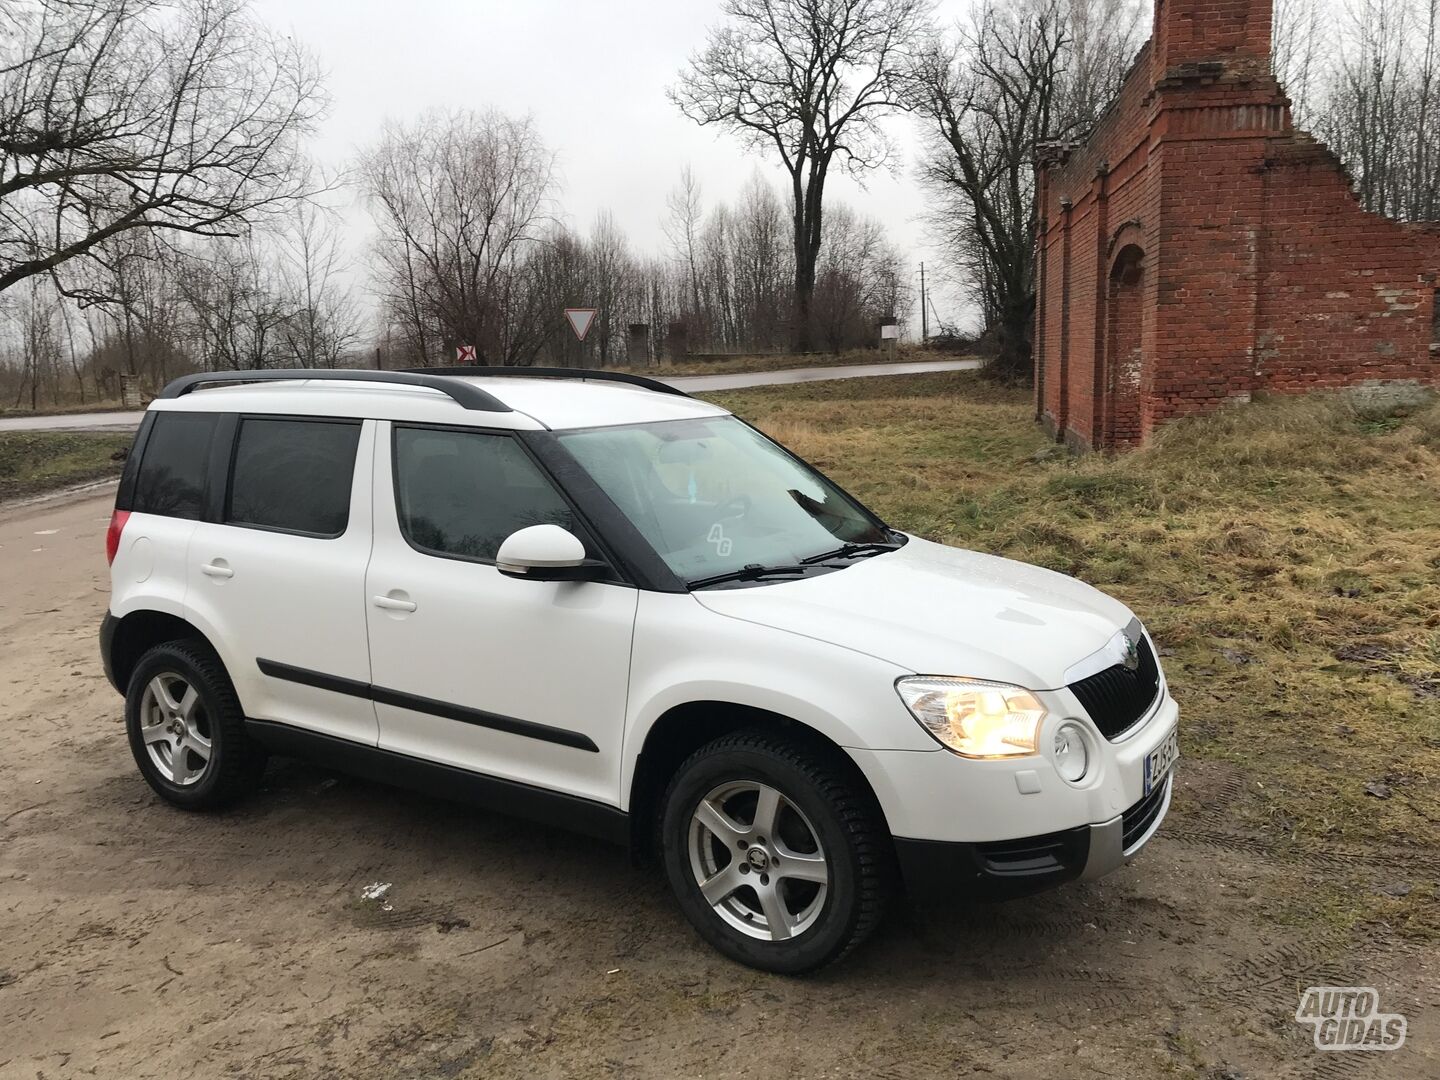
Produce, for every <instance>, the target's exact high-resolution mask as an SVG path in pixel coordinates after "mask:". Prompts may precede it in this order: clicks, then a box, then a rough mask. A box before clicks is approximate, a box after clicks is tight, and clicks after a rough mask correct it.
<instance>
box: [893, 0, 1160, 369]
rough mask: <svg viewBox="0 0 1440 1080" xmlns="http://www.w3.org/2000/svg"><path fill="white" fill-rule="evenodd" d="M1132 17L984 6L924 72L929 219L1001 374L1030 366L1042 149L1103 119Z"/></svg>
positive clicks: (1067, 0)
mask: <svg viewBox="0 0 1440 1080" xmlns="http://www.w3.org/2000/svg"><path fill="white" fill-rule="evenodd" d="M1134 11H1135V9H1134V8H1133V6H1132V5H1130V4H1129V3H1127V2H1126V0H1025V2H1023V3H1021V4H1019V5H1011V4H1001V3H999V2H998V0H985V2H984V3H983V4H982V5H981V6H980V7H979V8H977V10H976V11H975V12H974V15H973V18H972V20H971V22H970V23H968V24H967V25H964V26H962V27H961V28H960V29H959V33H958V37H957V38H956V40H954V41H953V42H951V43H949V44H943V45H941V44H937V45H936V46H935V47H934V48H932V49H931V50H930V51H929V52H928V53H927V54H926V55H925V56H924V57H923V58H922V59H921V61H920V62H919V64H918V65H917V69H916V91H915V92H916V101H915V107H916V109H917V111H918V112H919V113H920V115H921V116H922V118H923V122H924V124H925V127H926V128H927V129H928V140H929V151H928V153H927V155H926V157H925V159H924V161H923V162H922V166H921V178H922V180H923V182H924V183H925V184H926V185H927V186H928V187H929V188H930V189H931V191H932V192H933V193H934V195H935V202H934V204H933V207H934V208H933V211H932V213H931V215H930V216H931V221H932V223H933V225H934V226H935V228H936V230H937V232H938V233H939V240H940V242H941V243H942V244H943V245H944V246H945V248H946V249H947V251H948V253H949V259H950V262H951V263H952V267H953V269H955V270H956V271H957V272H958V274H959V276H960V277H961V278H962V279H963V280H964V281H965V282H966V284H967V286H968V288H969V291H970V292H971V294H972V297H973V299H974V300H975V301H976V303H977V305H978V306H979V308H980V310H981V313H982V317H983V319H984V323H985V329H986V330H987V331H991V332H993V333H994V335H995V338H996V341H997V344H998V347H999V354H998V356H997V358H996V361H995V363H994V364H993V365H992V367H991V370H992V372H994V373H995V374H997V375H1000V376H1002V377H1007V378H1021V379H1028V378H1029V377H1030V376H1031V374H1032V371H1033V358H1032V352H1031V350H1032V344H1033V343H1032V331H1033V326H1032V324H1033V322H1034V314H1035V231H1036V216H1035V215H1036V212H1035V153H1036V147H1037V146H1038V145H1039V144H1041V143H1044V142H1047V141H1050V140H1055V139H1066V138H1073V137H1075V136H1077V135H1079V134H1081V133H1083V132H1085V131H1087V130H1089V128H1090V127H1091V126H1093V124H1094V123H1095V122H1096V120H1097V119H1098V117H1099V116H1100V114H1101V112H1102V111H1103V110H1104V108H1105V107H1106V106H1107V105H1108V103H1109V101H1110V100H1111V98H1112V97H1113V95H1114V93H1115V91H1116V90H1117V89H1118V88H1119V85H1120V83H1121V81H1122V79H1123V77H1124V73H1125V71H1126V69H1127V67H1128V64H1129V60H1130V57H1131V56H1133V54H1134V48H1135V40H1134V39H1135V37H1136V28H1137V20H1136V16H1135V14H1134Z"/></svg>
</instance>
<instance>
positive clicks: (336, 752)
mask: <svg viewBox="0 0 1440 1080" xmlns="http://www.w3.org/2000/svg"><path fill="white" fill-rule="evenodd" d="M245 727H246V730H247V731H248V732H249V733H250V735H251V736H252V737H253V738H254V739H255V740H256V741H257V742H259V743H260V744H261V745H263V746H265V747H266V748H267V749H269V750H270V751H272V752H273V753H276V754H282V755H284V756H286V757H297V758H305V759H306V760H309V761H315V762H319V763H321V764H323V765H326V766H328V767H330V768H333V769H338V770H339V771H340V772H344V773H349V774H350V775H352V776H359V777H361V778H363V779H366V780H372V781H375V782H376V783H381V784H390V785H393V786H397V787H405V788H410V789H411V790H414V791H419V792H421V793H422V794H425V795H433V796H436V797H438V798H442V799H451V800H454V801H456V802H463V803H468V804H470V805H472V806H479V807H483V808H484V809H487V810H494V811H497V812H499V813H502V814H509V815H512V816H514V817H522V818H526V819H528V820H530V821H538V822H539V823H540V824H542V825H552V826H554V827H556V828H559V829H565V830H567V831H569V832H575V833H579V834H581V835H582V836H590V837H594V838H595V839H597V840H603V841H605V842H606V843H608V844H616V845H618V846H620V847H625V846H627V845H628V844H629V843H630V815H629V814H627V813H625V811H623V810H621V809H619V808H618V807H614V806H607V805H606V804H604V803H598V802H594V801H592V800H590V799H582V798H580V797H579V796H577V795H566V794H564V793H562V792H557V791H549V790H547V789H545V788H538V787H532V786H531V785H529V784H521V783H519V782H517V781H514V780H503V779H501V778H499V777H496V776H486V775H485V774H483V773H474V772H470V771H469V770H467V769H459V768H456V767H455V766H453V765H442V764H439V763H438V762H433V761H422V760H420V759H419V758H413V757H410V756H409V755H407V754H397V753H395V752H394V751H393V750H382V749H380V748H379V747H377V746H367V745H365V744H364V743H357V742H352V741H350V740H349V739H339V738H336V737H335V736H333V735H322V734H321V733H319V732H317V731H306V730H305V729H304V728H297V727H292V726H291V725H289V724H281V723H277V722H275V721H273V720H246V721H245Z"/></svg>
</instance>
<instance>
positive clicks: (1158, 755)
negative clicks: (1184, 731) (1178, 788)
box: [1145, 731, 1180, 795]
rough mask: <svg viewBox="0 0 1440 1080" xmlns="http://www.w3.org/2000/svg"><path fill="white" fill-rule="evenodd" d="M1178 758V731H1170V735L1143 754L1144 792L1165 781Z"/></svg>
mask: <svg viewBox="0 0 1440 1080" xmlns="http://www.w3.org/2000/svg"><path fill="white" fill-rule="evenodd" d="M1179 760H1180V733H1179V732H1178V731H1172V732H1171V733H1170V737H1169V738H1168V739H1166V740H1165V741H1164V742H1163V743H1161V744H1160V745H1159V746H1157V747H1156V748H1155V749H1154V750H1151V751H1150V753H1149V754H1147V755H1146V756H1145V794H1146V795H1149V794H1150V793H1151V792H1152V791H1154V790H1155V789H1156V788H1158V787H1159V786H1160V785H1161V784H1163V783H1165V778H1166V777H1167V776H1169V775H1170V770H1171V769H1173V768H1175V762H1177V761H1179Z"/></svg>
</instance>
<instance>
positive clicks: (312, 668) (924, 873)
mask: <svg viewBox="0 0 1440 1080" xmlns="http://www.w3.org/2000/svg"><path fill="white" fill-rule="evenodd" d="M107 547H108V554H109V557H110V559H111V564H112V565H111V582H112V597H111V603H110V611H109V613H108V614H107V616H106V618H105V624H104V627H103V629H102V633H101V643H102V651H103V654H104V659H105V666H106V671H107V673H108V674H109V676H110V680H111V682H113V683H114V685H115V686H116V688H117V689H119V690H120V691H121V692H122V693H124V694H125V697H126V726H127V731H128V733H129V739H130V745H131V749H132V750H133V752H134V755H135V760H136V762H137V763H138V764H139V767H140V771H141V773H142V774H143V775H144V777H145V779H146V780H147V781H148V782H149V783H150V785H151V786H152V787H153V788H154V789H155V790H156V791H157V792H158V793H159V794H160V795H161V796H163V797H164V798H166V799H168V800H169V801H170V802H172V803H174V804H176V805H178V806H182V807H187V808H195V809H205V808H210V807H214V806H219V805H221V804H223V803H225V802H228V801H230V800H231V799H233V798H235V797H236V796H238V795H240V794H242V793H243V792H245V791H246V790H248V789H250V788H251V787H253V786H254V785H255V783H256V782H257V779H258V778H259V775H260V772H261V770H262V769H263V767H264V763H265V760H266V755H267V754H268V753H270V752H274V753H279V754H287V755H295V756H302V757H308V758H312V759H316V760H320V761H323V762H325V763H327V764H329V765H332V766H334V767H337V768H339V769H342V770H347V771H351V772H354V773H357V774H362V775H365V776H369V777H372V778H374V779H377V780H381V781H385V782H391V783H398V784H405V785H412V786H415V787H418V788H422V789H423V790H425V791H428V792H431V793H437V794H443V795H446V796H453V797H457V798H463V799H467V800H472V801H474V802H478V803H480V804H482V805H484V806H487V807H490V808H493V809H495V810H499V811H503V812H506V813H513V814H519V815H525V816H529V817H533V818H537V819H539V820H541V821H545V822H550V823H553V824H557V825H563V826H566V827H569V828H573V829H577V830H580V831H582V832H585V833H588V834H590V835H593V836H596V837H601V838H604V839H606V840H612V841H615V842H617V843H620V844H625V845H629V846H630V847H631V848H632V850H633V851H635V852H636V853H637V854H639V855H644V854H647V853H655V854H658V856H659V857H660V858H661V859H662V860H663V862H664V865H665V869H666V871H667V873H668V875H669V879H670V883H671V885H672V886H673V888H674V890H675V895H676V896H677V897H678V898H679V902H680V906H681V908H682V909H683V910H684V912H685V914H686V915H687V916H688V917H689V919H690V920H691V922H693V923H694V925H695V927H696V929H697V930H698V931H699V932H700V934H701V935H702V936H703V937H704V938H705V939H706V940H707V941H709V942H710V943H711V944H712V945H714V946H715V947H716V948H718V949H719V950H720V951H722V952H724V953H725V954H727V955H729V956H731V957H733V958H735V959H737V960H740V961H742V962H744V963H746V964H751V965H753V966H755V967H759V968H764V969H768V970H771V971H780V972H792V973H793V972H801V971H806V970H810V969H813V968H816V967H818V966H820V965H822V964H824V963H826V962H828V961H831V960H834V959H836V958H837V957H839V956H840V955H842V954H843V953H845V952H846V951H848V950H849V949H850V948H852V947H854V946H855V945H856V944H857V943H858V942H860V941H861V940H862V939H863V938H864V937H865V936H866V935H867V934H869V932H870V931H871V930H872V929H873V928H874V926H875V925H876V923H877V921H878V920H879V919H880V917H881V913H882V911H883V909H884V906H885V903H886V899H887V897H888V896H889V895H890V894H891V893H892V892H893V891H894V889H895V887H896V886H897V885H901V884H903V885H904V887H905V889H906V890H907V891H908V892H909V893H910V894H911V895H912V896H914V897H916V898H917V899H920V900H922V901H923V900H927V899H938V900H942V901H944V902H946V903H947V904H952V905H953V904H955V903H959V902H963V901H966V900H968V899H971V898H975V897H1007V896H1017V895H1021V894H1026V893H1031V892H1035V891H1038V890H1041V889H1044V888H1048V887H1050V886H1053V885H1056V884H1059V883H1061V882H1064V881H1068V880H1072V879H1075V878H1094V877H1096V876H1098V875H1101V874H1104V873H1107V872H1108V871H1111V870H1114V869H1115V868H1117V867H1119V866H1121V865H1122V864H1123V863H1124V862H1125V861H1126V860H1127V859H1128V858H1129V857H1130V856H1132V855H1134V854H1135V853H1136V852H1137V851H1139V849H1140V848H1141V847H1142V846H1143V845H1144V844H1145V843H1146V841H1148V840H1149V838H1150V837H1151V836H1152V835H1153V834H1154V833H1155V831H1156V829H1157V828H1158V827H1159V825H1160V822H1161V819H1162V818H1163V817H1164V816H1165V812H1166V810H1167V809H1168V807H1169V803H1170V791H1171V784H1172V780H1171V770H1172V766H1173V764H1174V762H1175V759H1176V757H1177V742H1176V718H1177V709H1176V706H1175V703H1174V701H1173V700H1171V698H1170V696H1169V694H1168V693H1167V691H1166V686H1165V681H1164V678H1163V676H1162V674H1161V671H1160V667H1159V664H1158V662H1157V660H1156V655H1155V650H1154V647H1153V645H1152V643H1151V642H1150V640H1149V638H1148V637H1147V636H1146V634H1145V631H1144V630H1143V628H1142V627H1141V625H1140V623H1139V622H1138V621H1137V620H1136V619H1135V618H1134V616H1133V615H1132V614H1131V613H1130V612H1129V611H1128V610H1126V608H1125V607H1124V606H1123V605H1122V604H1120V603H1118V602H1117V601H1115V600H1112V599H1111V598H1109V597H1107V596H1105V595H1103V594H1102V593H1099V592H1097V591H1096V590H1094V589H1092V588H1090V587H1089V586H1087V585H1084V584H1082V583H1080V582H1078V581H1075V580H1073V579H1071V578H1067V577H1064V576H1062V575H1060V574H1056V573H1052V572H1050V571H1047V570H1041V569H1037V568H1035V567H1031V566H1025V565H1022V564H1019V563H1015V562H1009V561H1006V560H1004V559H999V558H995V557H993V556H990V555H982V554H978V553H976V552H972V551H963V550H957V549H954V548H948V547H942V546H940V545H938V544H933V543H929V542H927V541H925V540H921V539H919V538H917V537H913V536H906V535H904V534H902V533H899V532H896V531H895V530H893V529H890V528H889V527H887V526H886V525H885V523H884V522H882V521H881V520H880V519H879V518H877V517H876V516H875V515H874V514H872V513H871V512H870V511H868V510H866V509H865V508H864V507H863V506H861V505H860V504H859V503H858V502H856V501H855V500H854V499H853V498H851V497H850V496H848V495H846V494H845V493H844V492H843V491H841V490H840V489H839V488H838V487H836V486H835V485H834V484H833V483H831V482H830V481H829V480H827V479H826V478H825V477H823V476H821V475H820V474H819V473H818V472H816V471H815V470H814V469H813V468H811V467H810V466H808V465H807V464H805V463H804V462H803V461H801V460H799V459H798V458H796V457H795V456H794V455H793V454H790V453H788V452H787V451H785V450H784V449H782V448H781V447H779V446H777V445H776V444H775V443H773V442H771V441H770V440H769V439H768V438H766V437H765V436H763V435H761V434H760V433H759V432H757V431H756V430H755V429H754V428H751V427H750V426H748V425H747V424H745V423H744V422H743V421H741V420H738V419H736V418H735V417H734V416H732V415H730V414H729V413H728V412H726V411H725V410H724V409H721V408H719V407H717V406H715V405H711V404H707V403H705V402H702V401H697V400H694V399H692V398H690V397H687V396H686V395H684V394H682V393H679V392H678V391H675V390H673V389H671V388H669V387H667V386H664V385H663V384H661V383H657V382H652V381H650V380H646V379H641V378H637V377H634V376H623V375H616V374H611V373H602V372H578V371H571V370H564V371H557V370H536V369H500V370H493V369H483V370H477V369H473V368H471V369H463V374H462V373H461V372H460V371H456V370H451V371H447V372H444V373H437V372H427V373H419V372H363V371H349V372H343V371H324V372H297V371H273V372H259V373H257V372H244V373H227V374H212V375H197V376H190V377H187V378H184V379H181V380H179V381H177V382H175V383H172V384H171V385H170V386H169V387H167V388H166V390H165V391H164V392H163V393H162V394H161V396H160V398H159V399H158V400H157V401H156V402H155V403H154V404H153V405H152V406H151V408H150V410H149V412H148V413H147V414H146V416H145V419H144V422H143V423H142V425H141V427H140V431H139V434H138V436H137V438H136V442H135V448H134V452H133V453H132V455H131V457H130V460H129V464H128V465H127V468H126V470H125V475H124V477H123V479H122V481H121V484H120V491H119V497H118V499H117V502H116V510H115V517H114V520H113V522H112V524H111V527H110V531H109V535H108V538H107Z"/></svg>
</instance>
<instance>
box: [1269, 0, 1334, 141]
mask: <svg viewBox="0 0 1440 1080" xmlns="http://www.w3.org/2000/svg"><path fill="white" fill-rule="evenodd" d="M1324 8H1325V5H1324V4H1323V3H1322V0H1275V25H1274V65H1275V77H1276V78H1277V79H1279V80H1280V84H1281V85H1282V86H1283V87H1284V88H1285V90H1286V92H1287V93H1288V94H1289V95H1290V99H1291V104H1292V110H1293V113H1294V116H1295V123H1296V124H1297V125H1298V126H1300V127H1308V126H1309V125H1310V123H1311V120H1312V118H1313V116H1314V109H1315V107H1316V104H1317V102H1316V99H1315V96H1316V94H1317V93H1318V92H1319V89H1320V87H1319V83H1320V82H1321V80H1322V79H1323V78H1324V69H1325V66H1326V64H1327V61H1328V59H1329V58H1328V55H1327V49H1328V46H1329V44H1330V35H1329V34H1327V32H1326V30H1327V27H1328V26H1329V23H1330V20H1328V19H1327V18H1326V11H1325V10H1324Z"/></svg>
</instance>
